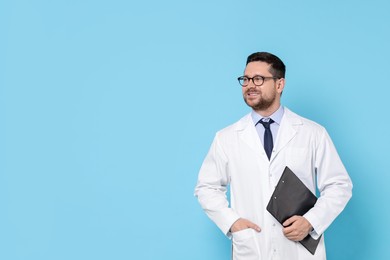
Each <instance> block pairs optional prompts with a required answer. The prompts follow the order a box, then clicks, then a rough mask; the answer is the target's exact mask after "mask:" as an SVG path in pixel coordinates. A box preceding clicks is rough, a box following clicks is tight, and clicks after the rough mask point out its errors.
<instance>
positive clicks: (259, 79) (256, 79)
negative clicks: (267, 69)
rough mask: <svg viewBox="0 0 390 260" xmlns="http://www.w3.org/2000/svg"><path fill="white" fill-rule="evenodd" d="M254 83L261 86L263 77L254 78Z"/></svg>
mask: <svg viewBox="0 0 390 260" xmlns="http://www.w3.org/2000/svg"><path fill="white" fill-rule="evenodd" d="M253 81H254V82H255V84H256V85H258V84H261V83H262V82H263V77H262V76H254V77H253Z"/></svg>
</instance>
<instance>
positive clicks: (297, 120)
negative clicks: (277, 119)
mask: <svg viewBox="0 0 390 260" xmlns="http://www.w3.org/2000/svg"><path fill="white" fill-rule="evenodd" d="M283 119H284V120H285V121H288V122H289V123H290V124H293V125H294V124H296V125H302V126H303V127H305V128H311V129H313V130H314V129H317V130H320V131H323V130H325V128H324V127H323V126H322V125H320V124H318V123H317V122H315V121H313V120H310V119H308V118H305V117H303V116H300V115H298V114H296V113H294V112H293V111H291V110H290V109H288V108H285V112H284V116H283Z"/></svg>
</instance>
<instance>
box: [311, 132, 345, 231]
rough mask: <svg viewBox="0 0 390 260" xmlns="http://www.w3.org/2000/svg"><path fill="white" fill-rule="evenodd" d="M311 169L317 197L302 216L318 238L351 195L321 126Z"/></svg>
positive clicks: (340, 164) (342, 166) (329, 141)
mask: <svg viewBox="0 0 390 260" xmlns="http://www.w3.org/2000/svg"><path fill="white" fill-rule="evenodd" d="M314 166H315V172H316V175H317V187H318V190H319V191H320V196H319V198H318V200H317V202H316V204H315V206H314V207H313V208H312V209H311V210H309V211H308V212H307V213H306V214H305V215H304V217H305V218H306V219H307V220H308V221H309V222H310V223H311V224H312V226H313V228H314V232H312V233H311V235H312V236H313V237H314V238H315V239H316V238H318V237H319V236H320V235H321V234H322V233H323V232H324V231H325V230H326V229H327V228H328V227H329V225H330V224H331V223H332V222H333V221H334V220H335V218H336V217H337V216H338V215H339V214H340V213H341V211H342V210H343V209H344V208H345V206H346V205H347V203H348V201H349V199H350V198H351V196H352V182H351V179H350V177H349V175H348V173H347V171H346V169H345V167H344V165H343V163H342V162H341V159H340V157H339V155H338V153H337V151H336V148H335V146H334V145H333V143H332V140H331V139H330V137H329V135H328V133H327V132H326V130H325V129H323V131H322V133H321V134H320V138H319V142H318V145H317V147H316V154H315V162H314Z"/></svg>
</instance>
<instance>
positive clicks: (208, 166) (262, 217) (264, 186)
mask: <svg viewBox="0 0 390 260" xmlns="http://www.w3.org/2000/svg"><path fill="white" fill-rule="evenodd" d="M285 166H288V167H289V168H290V169H291V170H292V171H293V172H294V173H295V174H296V175H298V177H299V178H300V179H301V180H302V181H303V182H304V183H305V184H306V186H307V187H308V188H309V189H310V190H311V191H312V192H313V193H314V194H315V190H316V188H315V187H316V183H317V187H318V190H319V191H320V196H319V198H318V201H317V203H316V204H315V206H314V207H313V208H312V209H311V210H310V211H308V212H307V213H306V214H305V215H304V217H305V218H306V219H307V220H308V221H309V222H310V223H311V224H312V226H313V228H314V231H313V232H312V233H311V235H312V236H313V237H314V238H316V239H317V238H318V236H319V235H321V234H323V232H324V231H325V230H326V229H327V228H328V226H329V225H330V224H331V223H332V221H333V220H334V219H335V218H336V217H337V216H338V215H339V214H340V212H341V211H342V210H343V209H344V207H345V205H346V204H347V202H348V200H349V199H350V198H351V196H352V183H351V180H350V178H349V176H348V173H347V171H346V170H345V168H344V166H343V164H342V162H341V160H340V158H339V156H338V154H337V151H336V149H335V147H334V145H333V143H332V141H331V139H330V137H329V136H328V134H327V132H326V130H325V129H324V128H323V127H322V126H320V125H318V124H316V123H315V122H312V121H310V120H308V119H305V118H303V117H300V116H298V115H297V114H295V113H293V112H291V111H290V110H288V109H287V108H285V111H284V115H283V118H282V121H281V124H280V128H279V132H278V135H277V137H276V141H275V146H274V149H273V152H272V155H271V159H270V160H268V158H267V155H266V153H265V151H264V148H263V145H262V144H261V141H260V138H259V136H258V134H257V132H256V129H255V126H254V123H253V121H252V118H251V115H250V114H248V115H246V116H245V117H243V118H242V119H241V120H239V121H238V122H236V123H235V124H233V125H231V126H229V127H227V128H225V129H223V130H221V131H219V132H218V133H217V134H216V136H215V139H214V141H213V143H212V146H211V148H210V151H209V153H208V155H207V156H206V158H205V160H204V162H203V165H202V167H201V170H200V173H199V178H198V184H197V186H196V188H195V195H196V196H197V197H198V200H199V202H200V204H201V206H202V207H203V209H204V210H205V212H206V214H207V215H208V216H209V217H210V218H211V220H213V221H214V222H215V223H216V225H217V226H218V227H219V228H220V229H221V230H222V232H223V233H224V234H226V235H227V236H228V237H231V238H232V243H233V259H235V260H252V259H253V260H260V259H264V260H270V259H280V260H286V259H288V260H295V259H296V260H306V259H307V260H313V259H321V260H322V259H326V254H325V245H324V241H323V237H324V236H322V238H321V241H320V243H319V246H318V248H317V250H316V253H315V255H311V254H310V253H309V252H308V251H307V250H306V249H305V248H304V247H303V246H302V245H301V244H300V243H297V242H293V241H290V240H288V239H287V238H286V237H285V236H284V235H283V232H282V229H283V227H282V225H280V224H279V223H278V222H277V220H276V219H275V218H274V217H273V216H272V215H271V214H270V213H269V212H268V211H267V210H266V206H267V204H268V201H269V199H270V197H271V195H272V192H273V190H274V188H275V186H276V184H277V182H278V180H279V178H280V176H281V174H282V172H283V170H284V168H285ZM229 184H230V202H231V203H230V207H229V203H228V200H227V197H226V190H227V187H228V185H229ZM238 218H245V219H248V220H250V221H252V222H254V223H256V224H257V225H259V226H260V228H261V232H260V233H257V232H256V231H254V230H253V229H247V230H242V231H239V232H236V233H233V234H232V233H230V232H229V229H230V227H231V226H232V224H233V223H234V222H235V221H236V220H237V219H238Z"/></svg>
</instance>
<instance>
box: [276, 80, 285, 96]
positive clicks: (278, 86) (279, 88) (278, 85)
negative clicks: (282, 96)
mask: <svg viewBox="0 0 390 260" xmlns="http://www.w3.org/2000/svg"><path fill="white" fill-rule="evenodd" d="M285 84H286V80H285V79H284V78H281V79H278V80H277V82H276V91H277V92H278V93H282V92H283V89H284V85H285Z"/></svg>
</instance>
